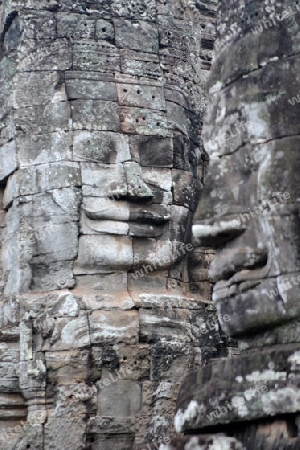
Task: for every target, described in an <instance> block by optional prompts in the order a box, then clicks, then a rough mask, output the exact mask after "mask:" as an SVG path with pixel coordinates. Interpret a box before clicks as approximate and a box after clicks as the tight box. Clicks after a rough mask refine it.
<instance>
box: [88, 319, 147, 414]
mask: <svg viewBox="0 0 300 450" xmlns="http://www.w3.org/2000/svg"><path fill="white" fill-rule="evenodd" d="M89 324H90V333H91V343H92V344H99V343H102V344H117V343H125V344H136V343H137V342H138V333H139V315H138V313H137V311H120V312H118V314H116V312H115V311H93V312H92V313H91V315H90V316H89ZM112 407H113V406H112Z"/></svg>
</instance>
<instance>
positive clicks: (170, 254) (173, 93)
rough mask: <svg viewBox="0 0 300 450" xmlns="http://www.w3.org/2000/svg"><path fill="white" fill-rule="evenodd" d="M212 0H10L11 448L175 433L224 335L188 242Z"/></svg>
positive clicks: (1, 56)
mask: <svg viewBox="0 0 300 450" xmlns="http://www.w3.org/2000/svg"><path fill="white" fill-rule="evenodd" d="M201 4H202V3H201ZM198 6H199V5H198ZM201 11H202V10H201V7H200V9H199V10H197V11H195V9H194V8H193V5H191V4H189V2H186V1H185V0H184V1H183V0H172V1H171V2H169V1H168V2H165V5H163V4H162V3H161V1H160V0H150V1H148V2H145V1H144V0H136V1H133V0H132V1H131V0H130V1H123V0H98V1H83V0H78V1H75V2H74V1H73V0H65V1H64V2H58V1H57V0H50V1H46V0H39V1H35V2H34V1H33V0H26V1H20V0H11V1H10V0H4V1H2V2H0V35H1V42H2V45H1V52H0V84H1V95H0V110H1V112H0V243H1V246H0V329H1V332H0V372H1V382H0V442H1V444H0V447H1V449H2V444H3V446H4V445H5V447H4V450H24V449H25V448H31V449H34V450H57V449H58V448H63V449H65V450H74V449H75V450H98V449H100V448H101V449H102V450H115V449H119V450H121V449H122V450H132V449H133V448H134V447H135V446H136V445H139V444H142V443H146V442H147V441H152V442H167V439H168V438H169V437H170V436H173V435H174V433H175V431H174V426H173V415H174V412H175V405H176V398H177V394H178V391H179V388H180V383H181V381H182V379H183V377H184V374H185V373H186V372H187V370H190V369H192V370H195V369H196V368H199V367H201V365H203V364H204V363H206V362H207V361H208V360H209V359H210V358H211V357H213V356H214V355H215V354H216V353H217V351H218V350H217V348H218V345H219V340H220V335H219V333H218V331H217V330H215V329H209V330H205V334H204V333H202V331H201V330H202V329H203V323H204V322H205V321H206V319H208V318H211V317H212V315H214V318H215V315H216V314H215V310H214V311H213V312H208V309H207V306H206V305H207V303H209V297H208V295H207V296H206V297H203V296H201V295H198V294H197V295H194V296H191V294H190V287H192V284H191V285H190V284H189V282H190V278H189V270H188V256H187V254H188V252H189V251H190V250H184V251H181V248H182V246H183V245H184V244H188V243H189V244H190V245H191V220H192V211H193V210H194V205H193V203H194V201H195V198H197V195H198V194H197V193H195V195H194V197H193V196H192V195H189V194H190V192H188V194H187V191H189V189H194V190H196V191H198V190H199V189H200V184H197V183H194V180H196V179H198V178H199V180H200V179H201V178H202V177H203V170H202V159H201V158H202V156H203V158H204V151H203V149H200V147H199V154H200V156H199V155H198V154H197V155H196V153H195V154H194V152H193V149H194V147H195V146H196V144H197V143H198V136H199V133H200V130H201V126H202V123H201V117H202V116H201V115H202V111H200V110H201V107H198V104H199V105H200V104H201V105H202V103H203V102H205V101H204V91H203V81H201V83H202V84H199V79H200V78H201V77H202V72H203V73H204V72H206V71H207V69H208V66H209V63H206V67H205V68H204V63H202V62H200V63H199V64H198V63H196V66H195V62H196V59H197V58H198V57H199V55H200V53H201V55H202V56H205V55H206V50H205V49H204V45H202V44H201V45H200V47H201V46H202V47H203V48H202V49H200V50H199V48H198V47H197V45H196V43H195V42H194V41H193V38H191V37H189V38H188V36H187V35H191V30H196V29H197V30H198V29H200V25H199V23H201V24H202V25H203V26H204V24H205V23H206V19H205V20H204V19H203V12H201ZM171 13H172V14H173V15H172V14H171ZM207 17H208V16H207ZM211 21H213V18H212V19H211ZM172 30H173V33H172ZM170 32H171V34H172V35H170V34H169V33H170ZM196 40H197V39H196ZM199 42H200V41H199ZM199 61H200V58H199ZM201 61H202V60H201ZM193 64H194V66H195V67H194V68H193ZM202 69H203V70H202ZM199 71H200V73H201V76H199ZM203 76H204V75H203ZM201 80H202V78H201ZM191 97H192V98H191ZM181 138H182V139H183V142H184V143H183V146H184V150H183V152H182V153H180V156H179V157H177V156H176V155H175V156H174V148H175V147H176V145H177V144H176V142H177V141H178V140H180V139H181ZM197 145H198V144H197ZM198 156H199V157H198ZM180 158H181V159H180ZM178 159H180V163H178ZM182 161H183V162H182ZM181 162H182V164H181ZM198 166H199V167H198ZM200 167H201V169H200ZM173 170H175V171H176V177H175V176H174V177H173V178H172V171H173ZM173 173H175V172H173ZM191 180H193V184H192V185H191V183H189V182H190V181H191ZM187 184H190V186H189V187H187ZM183 204H184V206H181V205H183ZM191 247H192V245H191ZM206 283H207V281H206ZM199 289H200V288H199ZM203 291H204V287H203ZM147 295H148V297H147ZM199 316H201V319H199ZM211 320H212V319H211ZM200 347H201V348H200ZM21 421H22V422H21ZM20 422H21V425H20ZM2 430H3V431H6V432H7V438H6V439H5V443H4V442H2V441H3V440H1V436H2V434H1V432H2Z"/></svg>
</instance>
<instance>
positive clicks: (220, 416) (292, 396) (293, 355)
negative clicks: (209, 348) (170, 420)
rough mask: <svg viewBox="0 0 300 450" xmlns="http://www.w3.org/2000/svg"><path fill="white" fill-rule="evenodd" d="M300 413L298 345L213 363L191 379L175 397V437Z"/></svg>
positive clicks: (274, 348) (299, 359)
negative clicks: (182, 433)
mask: <svg viewBox="0 0 300 450" xmlns="http://www.w3.org/2000/svg"><path fill="white" fill-rule="evenodd" d="M299 411H300V351H299V344H290V345H286V346H274V347H272V348H270V349H267V350H264V351H256V352H255V353H254V352H252V353H248V354H243V355H240V356H238V357H236V358H232V359H220V360H215V361H214V362H213V363H211V364H209V365H207V366H206V367H204V368H203V369H201V370H199V371H198V372H194V373H192V374H190V375H189V376H188V377H187V378H186V380H185V382H184V384H183V386H182V388H181V391H180V394H179V398H178V401H177V413H176V416H175V427H176V430H177V432H192V431H195V430H205V429H211V428H212V427H215V426H220V425H226V424H229V423H230V424H232V423H235V422H244V421H251V420H255V419H259V418H264V417H270V416H277V415H280V414H285V413H289V414H291V413H295V412H299Z"/></svg>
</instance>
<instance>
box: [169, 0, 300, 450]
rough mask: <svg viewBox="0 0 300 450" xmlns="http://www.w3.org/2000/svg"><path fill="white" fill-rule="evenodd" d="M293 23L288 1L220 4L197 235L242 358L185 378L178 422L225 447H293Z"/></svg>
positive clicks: (299, 390)
mask: <svg viewBox="0 0 300 450" xmlns="http://www.w3.org/2000/svg"><path fill="white" fill-rule="evenodd" d="M264 7H265V9H264ZM287 18H289V20H287V21H284V19H287ZM267 20H268V21H267ZM299 27H300V15H299V9H298V6H295V5H294V4H293V2H289V1H288V2H285V3H284V5H283V4H280V5H279V4H276V5H275V4H274V5H270V4H269V2H258V1H257V2H256V1H255V2H251V3H249V2H240V1H233V2H226V1H221V2H220V6H219V25H218V30H219V31H218V33H219V36H218V40H217V44H216V57H215V62H214V66H213V69H212V74H211V80H210V83H209V89H210V100H211V101H210V102H209V106H208V109H207V115H206V121H205V125H204V130H203V138H204V145H205V148H206V150H207V151H208V152H209V155H210V169H209V171H210V175H209V176H208V177H207V185H206V188H205V191H204V195H203V199H202V201H201V202H200V204H199V210H198V214H197V220H198V224H197V225H195V228H194V230H195V236H196V237H198V238H200V239H201V241H202V243H203V244H206V245H208V246H213V247H214V248H215V249H216V257H215V259H214V261H213V263H212V265H211V269H210V275H211V277H212V278H213V279H214V281H215V283H216V284H215V287H214V294H213V297H214V301H215V303H216V305H217V308H218V313H219V318H220V320H221V319H222V318H223V317H224V315H228V316H229V317H230V320H228V321H227V322H225V321H221V324H222V328H223V330H224V331H226V332H227V333H228V334H229V335H231V336H233V337H238V338H239V339H240V349H241V350H242V354H241V355H240V356H238V357H237V358H235V359H232V360H228V359H224V360H219V361H216V362H214V363H211V364H210V365H209V366H208V367H206V368H205V369H203V370H200V371H198V372H197V373H195V374H192V375H190V377H189V379H188V380H187V381H186V383H185V384H184V386H183V388H182V391H181V394H180V396H179V401H178V412H177V415H176V419H175V420H176V426H177V429H178V431H179V430H180V431H182V430H185V431H189V432H191V431H194V432H199V433H205V432H206V431H207V432H209V434H210V438H212V437H213V436H212V435H214V433H216V434H217V433H219V432H223V433H224V439H225V440H224V448H232V447H230V440H231V439H232V437H235V438H236V439H237V441H238V442H236V443H235V445H236V448H241V447H242V448H244V449H246V450H253V449H257V448H263V449H267V450H269V449H270V450H271V449H273V450H274V449H276V450H277V449H278V450H279V449H280V450H283V449H297V448H299V446H300V430H299V417H300V416H299V414H300V402H299V399H300V385H299V376H300V375H299V349H300V343H299V316H300V310H299V282H300V278H299V267H300V266H299V229H298V223H299V201H298V193H297V192H298V188H297V186H298V175H297V174H298V171H299V156H298V153H299V152H298V146H299V136H298V135H299V121H298V116H299V103H298V101H296V99H293V97H294V96H295V95H297V92H298V90H299V82H298V69H297V67H298V64H299V55H298V50H299ZM214 438H215V437H214ZM197 439H198V438H197ZM226 439H227V441H226ZM188 441H189V439H188V438H186V439H185V443H186V445H189V444H188V443H187V442H188ZM225 441H226V442H227V443H226V442H225ZM175 445H176V444H174V446H175ZM183 445H184V444H178V445H177V446H176V447H172V446H169V447H167V448H168V449H173V448H184V446H183ZM225 445H227V447H225ZM210 448H214V447H210ZM216 448H218V447H216ZM222 448H223V447H222ZM234 448H235V447H234Z"/></svg>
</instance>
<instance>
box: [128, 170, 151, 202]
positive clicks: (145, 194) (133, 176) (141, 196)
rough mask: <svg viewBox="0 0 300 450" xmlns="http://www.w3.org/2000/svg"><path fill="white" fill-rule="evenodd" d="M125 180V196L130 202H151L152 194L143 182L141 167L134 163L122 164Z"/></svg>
mask: <svg viewBox="0 0 300 450" xmlns="http://www.w3.org/2000/svg"><path fill="white" fill-rule="evenodd" d="M124 168H125V174H126V180H127V195H126V197H127V198H129V199H131V200H143V201H147V200H151V199H152V198H153V192H152V190H151V189H150V187H149V186H148V185H147V184H146V183H145V182H144V180H143V175H142V170H141V166H140V165H139V164H138V163H135V162H128V163H124Z"/></svg>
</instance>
